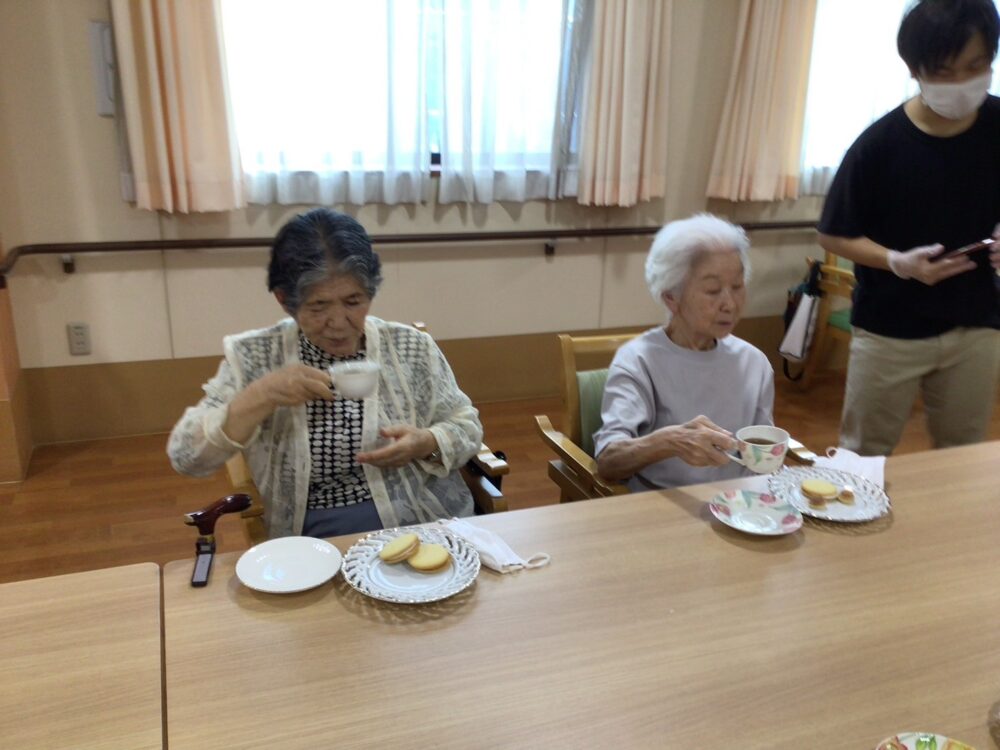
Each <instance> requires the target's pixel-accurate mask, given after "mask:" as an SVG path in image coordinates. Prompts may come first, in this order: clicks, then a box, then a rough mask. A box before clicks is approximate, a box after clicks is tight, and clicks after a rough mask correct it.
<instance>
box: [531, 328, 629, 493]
mask: <svg viewBox="0 0 1000 750" xmlns="http://www.w3.org/2000/svg"><path fill="white" fill-rule="evenodd" d="M636 335H637V334H634V333H626V334H613V335H606V336H575V337H574V336H569V335H567V334H560V335H559V348H560V352H561V354H562V373H561V377H560V390H561V392H562V399H563V414H562V420H561V425H562V428H563V432H560V431H558V430H557V429H555V427H553V425H552V421H551V420H550V419H549V417H548V416H546V415H544V414H542V415H537V416H536V417H535V424H536V426H537V428H538V432H539V434H540V435H541V436H542V440H543V441H544V442H545V444H546V445H548V446H549V447H550V448H551V449H552V450H553V451H554V452H555V454H556V456H557V458H555V459H553V460H552V461H549V478H550V479H551V480H552V481H553V482H555V483H556V484H557V485H558V486H559V489H560V498H559V499H560V502H569V501H573V500H584V499H589V498H594V497H608V496H610V495H622V494H626V493H627V492H628V489H627V488H626V487H625V485H624V484H619V483H617V482H609V481H607V480H604V479H602V478H601V477H600V476H598V474H597V461H595V460H594V437H593V435H594V432H595V431H596V430H597V429H599V428H600V426H601V397H602V395H603V393H604V383H605V382H606V381H607V379H608V370H607V368H608V365H609V364H610V362H611V359H612V357H614V354H615V352H616V351H618V347H620V346H621V345H622V344H624V343H625V342H626V341H629V340H630V339H632V338H635V336H636ZM595 367H596V369H594V368H595Z"/></svg>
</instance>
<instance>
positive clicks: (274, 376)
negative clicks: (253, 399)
mask: <svg viewBox="0 0 1000 750" xmlns="http://www.w3.org/2000/svg"><path fill="white" fill-rule="evenodd" d="M254 387H256V388H258V389H260V392H261V393H262V395H263V396H264V398H266V399H267V401H268V402H269V403H271V404H273V405H274V406H298V405H299V404H304V403H306V402H307V401H316V400H319V399H322V400H324V401H332V400H333V391H331V390H330V373H328V372H324V371H323V370H318V369H316V368H315V367H309V366H308V365H303V364H294V365H288V366H286V367H282V368H281V369H280V370H275V371H274V372H271V373H268V374H267V375H265V376H264V377H262V378H260V380H257V381H255V382H254Z"/></svg>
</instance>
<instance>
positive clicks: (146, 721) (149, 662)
mask: <svg viewBox="0 0 1000 750" xmlns="http://www.w3.org/2000/svg"><path fill="white" fill-rule="evenodd" d="M161 656H162V652H161V631H160V569H159V566H157V565H156V564H154V563H144V564H139V565H128V566H124V567H120V568H107V569H104V570H94V571H89V572H86V573H72V574H70V575H62V576H53V577H51V578H37V579H34V580H29V581H18V582H15V583H5V584H2V585H0V747H3V748H12V749H13V748H19V749H20V748H24V749H27V748H46V749H48V748H67V749H69V748H72V749H73V750H88V749H96V748H129V750H142V749H145V748H149V749H152V748H162V747H163V691H162V680H161V676H162V672H161Z"/></svg>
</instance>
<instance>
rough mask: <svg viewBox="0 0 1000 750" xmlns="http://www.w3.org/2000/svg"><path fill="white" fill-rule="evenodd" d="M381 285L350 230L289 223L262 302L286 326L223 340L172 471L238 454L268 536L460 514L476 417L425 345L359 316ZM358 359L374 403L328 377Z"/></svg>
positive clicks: (476, 439)
mask: <svg viewBox="0 0 1000 750" xmlns="http://www.w3.org/2000/svg"><path fill="white" fill-rule="evenodd" d="M381 281H382V277H381V264H380V262H379V258H378V255H377V254H376V253H374V252H373V251H372V247H371V241H370V240H369V238H368V234H367V233H366V232H365V230H364V228H363V227H362V226H361V225H360V224H359V223H358V222H357V221H355V220H354V219H353V218H351V217H349V216H345V215H343V214H338V213H335V212H333V211H330V210H328V209H315V210H312V211H310V212H308V213H306V214H302V215H299V216H296V217H295V218H293V219H292V220H291V221H289V222H288V223H287V224H286V225H285V226H284V227H283V228H282V229H281V231H280V232H279V233H278V236H277V237H276V238H275V241H274V245H273V247H272V249H271V261H270V265H269V268H268V289H269V290H270V291H271V292H273V293H274V296H275V298H276V299H277V300H278V303H279V304H280V305H281V306H282V308H284V310H285V311H286V312H287V313H288V314H289V315H290V316H291V317H289V318H286V319H285V320H282V321H280V322H279V323H278V324H277V325H275V326H272V327H271V328H265V329H261V330H256V331H247V332H245V333H241V334H237V335H235V336H227V337H226V338H225V339H224V341H223V349H224V359H223V361H222V363H221V365H220V366H219V370H218V372H217V373H216V375H215V377H213V378H212V379H211V380H210V381H209V382H208V383H206V384H205V386H204V391H205V396H204V398H202V400H201V401H200V402H199V403H198V404H197V405H196V406H193V407H190V408H189V409H187V411H185V413H184V415H183V416H182V417H181V419H180V421H179V422H178V423H177V425H176V426H175V427H174V429H173V432H172V433H171V435H170V440H169V444H168V447H167V452H168V454H169V456H170V460H171V462H172V463H173V466H174V468H175V469H176V470H177V471H179V472H181V473H183V474H190V475H193V476H206V475H209V474H211V473H212V472H214V471H216V470H218V469H219V468H220V467H221V466H222V465H223V464H224V463H225V462H226V460H228V459H229V458H230V457H232V456H233V455H234V454H235V453H236V452H237V451H243V453H244V455H245V456H246V458H247V463H248V464H249V467H250V471H251V473H252V474H253V477H254V481H255V482H256V484H257V487H258V489H259V491H260V493H261V494H262V496H263V497H264V498H266V500H267V503H266V512H265V517H264V521H265V524H266V526H267V528H268V532H269V534H270V536H271V537H278V536H288V535H293V534H304V535H307V536H334V535H337V534H347V533H359V532H363V531H369V530H372V529H378V528H383V527H392V526H399V525H405V524H413V523H420V522H425V521H431V520H433V519H436V518H442V517H452V516H464V515H470V514H471V513H472V496H471V494H470V493H469V490H468V488H467V487H466V486H465V483H464V482H463V481H462V479H461V476H460V475H459V473H458V469H459V468H460V467H461V466H462V465H464V464H465V462H466V461H468V460H469V458H471V457H472V456H473V454H475V453H476V451H477V450H478V449H479V447H480V445H481V441H482V435H483V431H482V426H481V425H480V423H479V418H478V412H477V411H476V409H474V408H473V406H472V404H471V402H470V401H469V398H468V397H467V396H466V395H465V394H464V393H462V391H461V390H459V388H458V385H457V384H456V382H455V378H454V376H453V375H452V372H451V369H450V368H449V366H448V363H447V361H446V360H445V358H444V355H442V353H441V351H440V350H439V349H438V348H437V346H436V345H435V344H434V341H433V340H432V339H431V338H430V336H428V335H427V334H425V333H423V332H421V331H418V330H416V329H414V328H412V327H410V326H405V325H402V324H398V323H390V322H386V321H383V320H380V319H378V318H376V317H373V316H370V315H368V309H369V306H370V305H371V302H372V298H373V297H374V296H375V292H376V290H377V289H378V286H379V284H380V283H381ZM365 360H367V361H369V362H373V363H377V364H378V365H379V366H380V370H379V381H378V385H377V388H376V390H375V392H374V393H373V394H372V395H371V396H369V397H367V398H364V399H363V400H352V399H349V398H343V397H340V396H339V395H338V394H337V393H336V392H335V391H334V390H333V389H332V387H331V385H332V384H331V376H330V374H329V372H328V368H329V367H330V366H331V365H334V364H335V363H338V362H355V361H365Z"/></svg>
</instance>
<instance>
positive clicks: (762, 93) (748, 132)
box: [707, 0, 817, 201]
mask: <svg viewBox="0 0 1000 750" xmlns="http://www.w3.org/2000/svg"><path fill="white" fill-rule="evenodd" d="M816 2H817V0H743V2H742V4H741V6H740V19H739V26H738V28H737V35H738V36H737V40H736V51H735V55H734V56H733V66H732V72H731V73H730V78H729V91H728V94H727V96H726V103H725V108H724V109H723V113H722V122H721V123H720V126H719V135H718V138H717V140H716V143H715V155H714V157H713V159H712V169H711V172H710V174H709V180H708V191H707V195H708V197H710V198H725V199H727V200H731V201H745V200H761V201H775V200H783V199H785V198H797V197H798V195H799V172H800V169H801V166H800V165H801V160H802V130H803V123H804V118H805V103H806V88H807V85H808V82H809V58H810V52H811V50H812V38H813V26H814V22H815V19H816Z"/></svg>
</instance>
